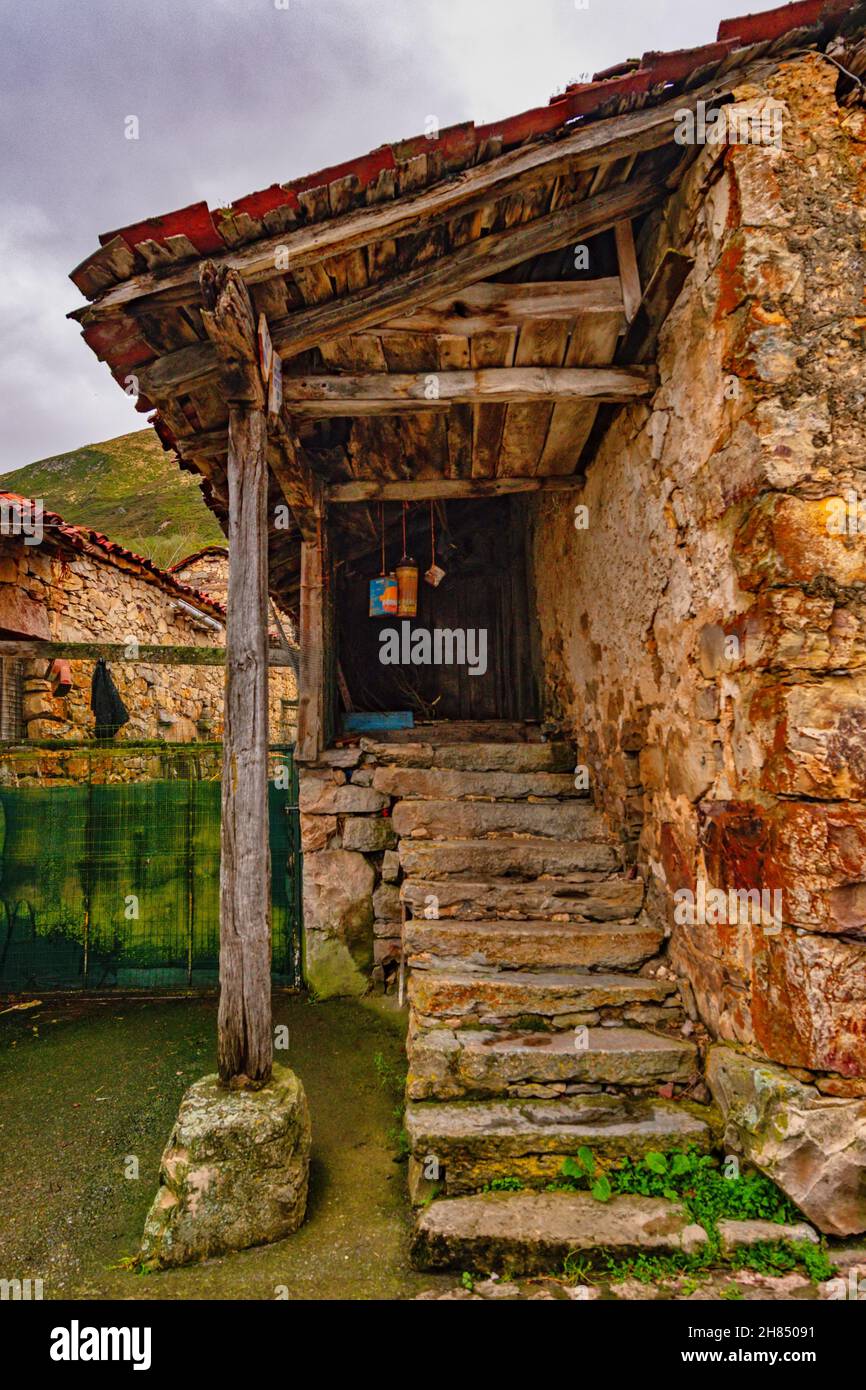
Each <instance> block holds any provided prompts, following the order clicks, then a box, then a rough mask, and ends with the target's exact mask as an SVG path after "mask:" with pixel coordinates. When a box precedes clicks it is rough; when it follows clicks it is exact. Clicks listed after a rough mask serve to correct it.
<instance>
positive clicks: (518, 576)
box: [335, 497, 538, 720]
mask: <svg viewBox="0 0 866 1390" xmlns="http://www.w3.org/2000/svg"><path fill="white" fill-rule="evenodd" d="M352 510H353V511H354V510H356V509H355V508H352ZM383 522H384V527H385V534H386V546H385V564H386V569H387V570H392V569H393V568H394V567H395V566H396V565H397V563H398V562H399V560H400V557H401V553H402V548H403V509H402V504H401V503H394V502H392V503H387V504H385V506H384V508H382V509H381V510H380V508H379V507H378V506H377V505H373V506H371V507H370V509H369V515H368V528H369V534H370V535H371V541H372V535H373V528H375V529H376V530H378V529H379V528H380V527H381V525H382V523H383ZM433 530H434V532H435V538H436V545H435V554H436V563H437V564H438V565H439V566H440V567H441V568H442V569H443V570H444V571H445V578H444V579H443V580H442V581H441V583H440V584H439V585H438V586H437V587H435V588H434V587H432V586H431V585H429V584H428V583H426V582H425V580H424V573H425V571H426V570H427V569H428V568H429V566H430V564H431V558H432V557H431V515H430V503H429V502H418V503H413V504H412V505H411V506H410V507H409V508H408V509H407V512H406V536H407V549H408V551H409V554H410V555H411V556H412V558H413V559H414V560H415V561H416V563H417V565H418V568H419V571H420V575H419V584H418V611H417V616H416V617H414V618H412V619H403V620H401V619H400V618H399V617H391V616H389V617H383V618H371V617H370V616H369V580H370V579H371V578H373V577H374V576H376V575H378V574H379V573H380V571H381V568H382V558H381V549H380V548H379V547H377V546H376V544H375V542H372V543H371V544H370V547H369V550H365V551H364V552H363V553H362V554H358V553H357V535H358V531H357V529H355V528H353V531H354V538H355V539H354V544H355V547H356V550H355V553H354V554H352V553H351V552H350V544H348V543H345V544H344V542H343V539H342V537H343V536H345V534H346V533H345V532H343V533H342V535H341V537H340V540H339V541H338V549H337V554H336V556H335V559H336V600H337V613H336V622H337V633H338V650H339V658H340V666H341V669H342V675H343V679H344V681H345V687H346V689H347V691H348V696H349V699H350V701H351V704H352V707H353V708H354V709H355V710H359V711H361V710H362V711H374V710H412V712H413V714H414V715H415V718H416V719H430V718H435V719H472V720H488V719H536V718H538V682H537V678H536V674H537V672H536V668H537V659H536V654H535V647H536V642H535V624H534V619H533V618H531V616H530V613H531V611H532V605H531V602H530V596H529V593H528V581H527V564H526V499H525V498H522V497H503V498H483V499H477V498H476V499H471V500H468V499H467V500H465V501H451V502H448V503H443V502H437V503H435V504H434V509H433ZM343 544H344V549H343V553H342V554H341V553H340V546H341V545H343ZM404 623H408V625H409V626H408V628H404V627H403V624H404ZM424 632H426V633H429V634H430V637H429V654H430V659H429V660H427V659H425V657H426V656H427V652H426V651H425V639H424V636H423V633H424ZM437 632H438V633H439V634H440V636H439V637H438V638H437V635H436V634H437ZM449 633H450V634H452V636H451V637H450V638H449V637H448V635H447V634H449ZM386 634H387V635H386ZM390 634H396V640H397V641H398V642H399V647H400V658H401V659H400V660H399V662H398V663H396V664H390V663H388V662H387V661H386V660H385V659H383V658H385V657H387V656H388V655H389V654H393V651H394V647H393V643H394V641H395V637H392V636H391V635H390ZM482 634H483V636H482ZM383 635H386V636H384V640H383ZM413 654H414V656H415V660H412V659H409V660H408V661H407V660H405V659H403V658H404V657H405V656H407V655H409V656H410V658H411V656H412V655H413ZM437 654H438V655H439V657H440V658H441V659H440V661H439V662H437V661H436V659H435V658H436V655H437ZM461 656H462V657H463V659H462V660H461V659H460V658H461ZM419 658H420V659H419Z"/></svg>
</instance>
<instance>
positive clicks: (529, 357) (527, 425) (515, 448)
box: [496, 319, 569, 478]
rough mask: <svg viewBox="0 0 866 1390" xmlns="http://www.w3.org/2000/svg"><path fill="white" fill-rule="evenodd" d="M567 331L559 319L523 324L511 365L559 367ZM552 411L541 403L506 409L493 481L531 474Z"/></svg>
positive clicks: (566, 343)
mask: <svg viewBox="0 0 866 1390" xmlns="http://www.w3.org/2000/svg"><path fill="white" fill-rule="evenodd" d="M568 328H569V325H568V324H567V323H565V322H563V320H561V319H549V320H544V319H540V320H536V321H535V322H533V323H526V324H524V325H523V327H522V328H521V330H520V337H519V339H518V342H517V348H516V350H515V354H514V365H515V366H516V367H523V366H533V365H534V366H539V367H559V366H560V365H561V364H562V360H563V357H564V356H565V352H566V349H567V347H568V338H569V334H568ZM552 410H553V406H552V404H550V403H549V402H545V401H540V402H535V401H532V402H528V403H526V404H523V403H521V404H519V405H510V406H509V407H508V410H507V412H506V415H505V425H504V428H503V430H502V444H501V446H500V450H499V458H498V460H497V464H496V474H497V477H505V478H507V477H519V476H521V475H523V476H527V477H529V476H531V475H532V474H533V473H534V472H535V468H536V464H537V463H538V460H539V455H540V454H541V451H542V449H543V447H544V440H545V436H546V435H547V427H548V425H549V423H550V415H551V411H552Z"/></svg>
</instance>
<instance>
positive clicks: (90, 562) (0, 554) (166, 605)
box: [0, 537, 296, 743]
mask: <svg viewBox="0 0 866 1390" xmlns="http://www.w3.org/2000/svg"><path fill="white" fill-rule="evenodd" d="M184 582H186V581H184ZM7 600H8V604H7ZM9 605H12V606H14V610H15V611H16V612H17V611H21V612H22V613H24V615H25V618H24V621H25V622H30V621H31V619H32V620H34V622H33V626H32V627H31V628H28V630H33V631H34V635H37V629H38V635H40V636H45V637H50V639H51V640H53V641H61V640H64V639H65V640H67V641H70V642H86V641H100V642H127V641H128V640H130V639H132V638H134V639H136V640H137V641H138V642H140V643H152V644H163V645H169V646H172V645H175V646H178V645H183V646H206V647H215V646H222V645H223V644H224V642H225V628H224V626H220V627H214V626H212V625H211V624H210V623H205V622H204V621H202V620H200V619H198V618H196V617H195V615H193V614H191V613H189V612H188V611H187V610H186V609H184V608H182V607H180V606H179V603H178V598H176V597H175V596H174V595H173V594H172V593H170V592H168V591H167V590H165V589H163V588H161V587H160V586H159V585H157V584H155V583H152V582H148V581H147V580H146V579H145V578H144V577H142V576H141V575H140V574H138V573H136V572H135V571H133V570H125V569H121V568H119V567H118V566H117V565H116V564H113V563H109V562H107V561H103V560H101V559H99V558H97V557H95V556H90V555H80V554H78V555H69V556H65V555H61V554H56V553H51V552H50V551H49V549H48V547H47V546H39V545H32V546H28V545H25V544H24V543H23V541H22V540H21V539H20V538H17V537H6V538H0V608H2V609H3V610H4V611H5V607H6V606H9ZM109 665H110V669H111V674H112V677H113V679H114V681H115V684H116V685H117V688H118V690H119V692H120V696H121V698H122V700H123V702H124V704H125V705H126V708H127V711H128V713H129V716H130V718H129V723H128V724H126V725H124V726H123V729H122V730H121V732H120V734H119V736H118V737H119V738H121V739H124V740H134V739H155V738H163V739H166V740H168V741H169V742H178V743H185V742H190V741H193V740H197V739H205V740H208V739H218V738H219V737H220V736H221V732H222V691H223V671H222V669H221V668H220V667H213V666H168V665H150V664H147V663H144V662H129V663H126V662H111V663H109ZM93 666H94V663H93V662H92V661H73V662H71V671H72V689H71V690H70V692H69V694H68V695H66V696H62V697H57V696H55V695H54V694H53V691H52V686H51V682H50V681H49V680H47V679H46V675H47V672H48V669H49V667H50V663H49V662H47V661H43V660H28V661H27V662H26V663H25V666H24V692H23V719H24V724H25V731H26V737H27V738H28V739H30V740H34V739H36V740H43V739H81V738H89V737H92V735H93V731H94V719H93V713H92V711H91V709H90V684H91V676H92V674H93ZM295 698H296V686H295V680H294V676H293V673H292V672H291V670H286V669H284V668H279V669H276V670H272V671H271V675H270V702H269V717H270V724H271V730H272V738H274V739H279V738H281V737H284V735H285V731H286V726H285V718H286V709H285V706H284V703H283V702H284V701H285V700H288V699H292V700H293V699H295Z"/></svg>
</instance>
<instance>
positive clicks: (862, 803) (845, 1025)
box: [533, 55, 866, 1156]
mask: <svg viewBox="0 0 866 1390" xmlns="http://www.w3.org/2000/svg"><path fill="white" fill-rule="evenodd" d="M837 78H838V71H837V69H836V68H835V67H834V66H833V65H832V64H831V63H830V62H829V61H827V60H825V59H823V58H821V57H820V56H816V55H812V56H808V57H804V58H802V59H799V60H796V61H793V62H789V63H787V64H784V65H783V66H782V67H781V68H780V70H779V71H778V72H777V73H776V74H775V75H774V76H773V77H772V78H771V79H770V80H769V81H768V83H767V86H766V88H765V89H763V90H757V89H755V88H750V89H748V90H743V91H741V92H739V93H737V102H738V111H739V113H740V114H741V115H744V114H749V113H751V114H755V113H757V112H760V111H761V110H762V109H764V110H766V109H767V108H768V104H771V105H772V106H776V107H778V106H781V112H782V121H783V127H782V129H783V134H782V140H781V144H780V146H779V147H778V148H777V147H775V146H773V145H762V144H723V145H719V146H706V147H704V148H702V149H700V150H699V151H698V152H697V156H696V159H695V161H694V162H693V164H692V166H691V170H690V172H689V174H688V175H687V178H686V181H685V184H684V185H683V186H682V187H681V188H680V189H679V190H678V192H677V194H676V195H675V196H674V197H672V199H671V200H670V201H669V203H668V205H667V207H666V208H665V209H664V212H663V213H662V214H660V215H659V216H658V217H657V218H655V219H654V221H653V222H652V223H651V225H650V226H649V227H648V228H646V229H645V232H644V235H643V236H642V238H641V245H640V248H639V249H640V251H641V269H642V278H643V282H644V284H646V282H647V279H648V276H649V275H650V273H651V272H652V269H653V267H654V265H655V264H657V263H658V260H659V258H660V256H661V254H662V252H663V251H664V249H665V247H667V246H673V247H676V248H678V249H680V250H682V251H685V252H687V253H688V254H689V255H691V256H693V257H694V267H693V269H692V271H691V273H690V275H689V277H688V279H687V281H686V283H685V287H684V289H683V291H682V292H681V294H680V296H679V298H678V300H677V302H676V304H675V306H674V308H673V310H672V312H671V314H670V316H669V318H668V320H667V322H666V324H665V326H664V328H663V330H662V334H661V340H660V347H659V353H658V365H659V373H660V385H659V389H658V391H657V393H656V395H655V397H654V399H653V400H652V401H651V402H650V403H648V404H644V403H641V404H640V405H637V406H635V407H633V408H629V409H628V410H625V411H623V412H622V413H621V414H620V415H619V416H618V418H617V419H616V421H615V423H614V424H613V426H612V427H611V428H610V429H609V431H608V433H607V435H606V437H605V438H604V440H603V443H602V444H601V447H600V449H599V451H598V452H597V454H596V456H595V459H594V461H593V463H592V466H591V468H590V469H589V473H588V477H587V484H586V487H585V489H584V490H583V491H582V492H581V493H580V494H578V495H572V496H570V497H568V498H567V499H566V498H563V497H562V496H548V497H544V498H542V497H540V498H538V499H536V500H535V501H534V503H533V510H534V519H533V533H534V535H533V549H534V556H535V564H534V569H535V581H536V588H537V594H538V604H539V616H540V624H541V630H542V641H543V656H544V662H545V667H546V671H547V677H548V714H549V715H550V716H551V717H553V718H555V719H560V720H562V721H563V723H564V725H565V727H566V729H568V730H569V731H570V732H572V733H573V734H574V736H575V738H576V740H577V743H578V748H579V750H580V752H579V756H580V757H581V758H582V760H583V761H584V762H585V763H586V764H587V766H588V768H589V772H590V777H591V785H592V787H593V792H594V795H595V797H596V800H597V802H598V803H599V804H600V805H601V806H602V807H603V808H604V810H605V811H606V813H607V815H608V818H609V820H610V823H611V825H612V826H613V827H614V828H615V829H616V831H617V832H618V833H619V834H620V836H621V838H622V840H623V842H624V843H625V846H626V848H627V851H628V853H629V855H630V857H632V858H633V859H635V860H637V861H638V862H639V864H640V866H641V868H642V870H643V872H644V873H645V874H646V876H647V879H648V882H649V884H650V905H651V910H652V911H653V912H654V913H656V914H658V915H659V916H660V917H663V918H664V920H665V921H666V923H667V924H668V925H669V927H670V930H671V942H670V950H671V957H672V960H673V963H674V965H675V966H676V968H677V970H678V972H679V974H680V976H681V977H682V979H683V988H684V993H685V996H686V999H687V1002H688V1003H689V1005H690V1007H691V1008H692V1009H694V1010H696V1011H697V1013H698V1014H699V1015H700V1016H701V1018H702V1019H703V1020H704V1022H705V1023H706V1024H707V1025H708V1026H709V1029H710V1030H711V1032H712V1033H713V1035H714V1036H715V1037H716V1038H718V1039H721V1040H723V1041H726V1042H727V1043H729V1044H735V1045H736V1046H737V1047H738V1048H739V1050H740V1054H746V1055H747V1056H749V1057H750V1058H752V1059H755V1060H756V1061H761V1059H768V1060H769V1062H771V1063H775V1064H781V1066H783V1067H785V1068H787V1069H788V1070H787V1073H786V1074H785V1075H786V1077H787V1082H786V1084H791V1085H794V1086H797V1085H799V1086H801V1087H802V1089H803V1091H804V1093H808V1097H807V1099H808V1098H811V1099H809V1103H810V1104H812V1103H814V1104H815V1105H821V1104H824V1105H827V1104H829V1105H832V1104H834V1103H835V1104H836V1105H837V1106H842V1107H843V1111H844V1106H845V1104H846V1103H847V1105H848V1107H849V1109H850V1112H851V1115H852V1117H854V1118H856V1120H857V1123H858V1124H859V1127H860V1132H861V1135H862V1131H863V1122H864V1119H866V1114H864V1110H866V1107H864V1105H863V1101H862V1099H860V1100H858V1099H857V1098H862V1097H864V1096H866V985H864V981H866V870H864V865H866V713H864V710H866V548H864V543H863V535H862V534H859V535H858V534H855V533H851V528H850V527H849V528H848V529H847V531H846V530H845V528H844V522H842V524H841V525H840V519H841V518H844V517H851V515H852V509H854V511H855V512H856V506H857V502H858V500H859V505H860V517H861V521H860V527H861V531H863V530H866V466H864V462H863V461H864V457H866V399H864V397H866V387H864V382H866V310H864V267H866V259H864V234H866V197H864V195H866V113H864V111H863V110H862V109H860V110H857V109H844V108H840V107H839V106H837V103H836V100H835V95H834V93H835V88H836V83H837ZM576 504H583V505H585V506H586V507H587V508H588V516H589V524H588V526H587V528H586V529H584V530H578V529H576V528H575V514H574V507H575V505H576ZM854 527H855V529H856V521H855V522H854ZM701 884H703V886H704V888H705V889H709V888H716V889H721V890H725V891H726V892H727V891H728V890H731V889H765V890H769V891H770V893H771V894H772V893H773V892H775V891H776V890H779V892H780V893H781V898H780V899H779V898H773V897H771V898H770V899H769V901H770V903H771V904H773V905H775V904H776V903H778V902H781V904H782V906H781V913H780V914H779V917H780V920H779V921H773V922H772V923H769V924H768V923H767V922H766V921H765V922H762V923H757V924H751V925H749V924H743V922H742V921H735V922H733V923H731V922H725V921H713V920H711V918H712V914H711V913H707V914H706V920H700V919H701V916H702V914H701V912H700V911H699V910H698V911H689V909H688V907H686V908H685V909H684V910H683V911H680V910H678V903H677V901H675V898H674V894H675V893H676V892H677V890H683V889H687V890H690V891H691V893H692V894H693V895H695V902H697V901H698V894H699V892H700V891H701ZM682 897H683V895H682V894H680V900H681V899H682ZM716 1050H717V1051H718V1049H716ZM730 1051H731V1049H728V1050H727V1053H730ZM722 1052H723V1053H724V1052H725V1050H724V1049H722ZM716 1069H717V1070H718V1067H717V1068H716ZM711 1070H712V1068H711ZM770 1073H774V1074H776V1076H777V1078H778V1075H779V1073H778V1069H774V1068H773V1067H770V1068H768V1069H767V1074H768V1075H769V1074H770ZM744 1084H748V1085H751V1084H752V1081H749V1082H748V1083H744ZM723 1090H724V1085H721V1086H720V1087H719V1091H723ZM822 1098H835V1102H834V1101H833V1100H830V1099H822ZM855 1110H856V1116H854V1111H855ZM834 1113H837V1112H834ZM838 1113H839V1120H840V1123H841V1121H842V1118H843V1115H842V1112H838ZM852 1123H853V1119H852ZM860 1144H861V1149H862V1138H861V1141H860ZM861 1156H862V1155H861Z"/></svg>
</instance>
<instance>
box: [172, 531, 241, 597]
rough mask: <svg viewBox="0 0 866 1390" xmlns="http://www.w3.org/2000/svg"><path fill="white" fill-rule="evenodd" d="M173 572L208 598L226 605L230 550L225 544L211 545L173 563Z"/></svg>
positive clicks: (184, 582) (182, 581) (177, 577)
mask: <svg viewBox="0 0 866 1390" xmlns="http://www.w3.org/2000/svg"><path fill="white" fill-rule="evenodd" d="M170 573H171V574H173V575H174V577H175V579H179V580H180V581H181V583H182V584H189V585H190V586H191V587H192V588H193V589H198V591H199V593H201V594H207V596H208V598H212V599H216V601H217V603H221V604H222V605H223V607H224V608H225V606H226V601H227V599H228V596H229V552H228V547H227V546H224V545H209V546H207V547H206V548H205V549H204V550H197V551H196V552H195V554H194V555H188V556H187V557H186V559H185V560H178V562H177V564H175V565H172V567H171V571H170Z"/></svg>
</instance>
